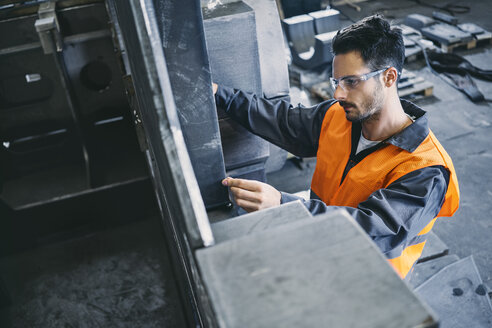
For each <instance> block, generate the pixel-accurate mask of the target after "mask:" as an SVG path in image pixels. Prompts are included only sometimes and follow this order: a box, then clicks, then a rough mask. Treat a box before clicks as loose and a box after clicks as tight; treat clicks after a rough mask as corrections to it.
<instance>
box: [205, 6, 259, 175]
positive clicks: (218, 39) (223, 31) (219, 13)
mask: <svg viewBox="0 0 492 328" xmlns="http://www.w3.org/2000/svg"><path fill="white" fill-rule="evenodd" d="M203 18H204V28H205V36H206V42H207V50H208V55H209V58H210V69H211V72H212V79H213V81H214V82H216V83H219V84H224V85H228V86H231V87H234V88H238V89H241V90H244V91H249V92H254V93H255V94H258V95H261V94H262V87H261V71H260V60H259V52H258V42H257V35H256V20H255V12H254V11H253V9H252V8H251V7H250V6H248V5H247V4H245V3H244V2H242V1H239V2H230V3H225V4H223V5H219V6H217V7H215V8H213V9H209V8H203ZM220 133H221V138H222V146H223V152H224V161H225V168H226V170H227V171H230V170H234V169H237V168H238V167H243V166H247V165H252V164H255V163H264V162H265V161H266V159H267V158H268V155H269V146H268V143H267V142H266V141H265V140H263V139H261V138H260V137H257V136H255V135H253V134H251V133H250V132H248V131H247V130H246V129H244V128H242V127H240V126H239V125H238V124H237V123H235V122H234V121H232V120H230V119H222V120H220Z"/></svg>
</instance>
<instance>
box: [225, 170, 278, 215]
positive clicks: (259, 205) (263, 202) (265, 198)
mask: <svg viewBox="0 0 492 328" xmlns="http://www.w3.org/2000/svg"><path fill="white" fill-rule="evenodd" d="M222 185H224V186H228V187H229V188H230V191H231V193H232V196H233V197H234V201H235V202H236V204H237V205H238V206H240V207H242V208H244V209H245V210H246V211H247V212H252V211H257V210H260V209H264V208H268V207H272V206H278V205H280V202H281V194H280V192H279V191H278V190H276V189H275V188H273V187H272V186H270V185H268V184H266V183H263V182H260V181H255V180H246V179H233V178H230V177H229V178H225V179H224V180H222Z"/></svg>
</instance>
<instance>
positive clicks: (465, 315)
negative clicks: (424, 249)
mask: <svg viewBox="0 0 492 328" xmlns="http://www.w3.org/2000/svg"><path fill="white" fill-rule="evenodd" d="M415 292H416V293H417V295H418V296H420V297H421V298H422V299H423V300H424V301H425V302H427V304H429V306H430V307H431V308H432V309H433V310H434V311H436V313H437V315H438V316H439V318H440V324H441V327H446V328H454V327H456V328H458V327H491V326H492V306H491V303H490V299H489V296H488V294H487V292H486V287H485V285H483V283H482V279H481V278H480V274H479V273H478V269H477V267H476V265H475V261H474V260H473V257H472V256H469V257H466V258H464V259H462V260H459V261H457V262H454V263H452V264H450V265H448V266H447V267H445V268H444V269H442V270H441V271H439V273H438V274H436V275H434V276H433V277H432V278H430V279H428V280H427V281H426V282H424V283H423V284H421V285H420V286H419V287H418V288H417V289H416V290H415Z"/></svg>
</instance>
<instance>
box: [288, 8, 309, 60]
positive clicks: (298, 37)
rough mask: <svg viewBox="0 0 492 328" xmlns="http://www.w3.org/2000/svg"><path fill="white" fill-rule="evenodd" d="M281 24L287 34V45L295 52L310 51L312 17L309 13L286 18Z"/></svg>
mask: <svg viewBox="0 0 492 328" xmlns="http://www.w3.org/2000/svg"><path fill="white" fill-rule="evenodd" d="M282 26H283V28H284V31H285V35H286V36H287V40H288V43H289V47H290V48H291V49H294V50H295V51H296V52H297V53H303V52H307V51H310V49H311V48H313V47H314V36H315V35H316V32H315V30H314V18H313V17H311V16H309V15H299V16H294V17H290V18H286V19H284V20H283V21H282Z"/></svg>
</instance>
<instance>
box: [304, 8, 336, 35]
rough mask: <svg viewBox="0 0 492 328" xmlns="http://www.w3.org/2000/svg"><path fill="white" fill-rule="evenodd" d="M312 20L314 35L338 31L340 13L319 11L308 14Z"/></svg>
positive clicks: (330, 10)
mask: <svg viewBox="0 0 492 328" xmlns="http://www.w3.org/2000/svg"><path fill="white" fill-rule="evenodd" d="M309 16H311V17H312V18H314V29H315V31H316V34H321V33H326V32H332V31H338V29H340V12H339V11H338V10H336V9H326V10H319V11H315V12H312V13H309Z"/></svg>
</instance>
